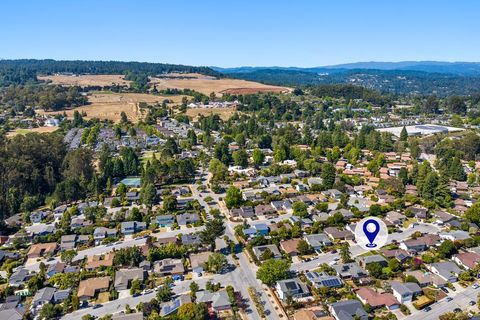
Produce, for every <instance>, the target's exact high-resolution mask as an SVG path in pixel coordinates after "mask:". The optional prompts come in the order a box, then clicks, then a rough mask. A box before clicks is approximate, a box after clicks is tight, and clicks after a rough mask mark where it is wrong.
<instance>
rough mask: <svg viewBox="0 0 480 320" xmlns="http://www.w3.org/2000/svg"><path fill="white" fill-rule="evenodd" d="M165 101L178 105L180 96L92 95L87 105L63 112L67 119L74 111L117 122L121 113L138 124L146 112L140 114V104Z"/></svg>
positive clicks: (41, 111)
mask: <svg viewBox="0 0 480 320" xmlns="http://www.w3.org/2000/svg"><path fill="white" fill-rule="evenodd" d="M165 99H168V100H171V101H172V102H173V103H174V104H179V103H181V100H182V96H158V95H153V94H146V93H94V94H92V95H89V96H88V101H90V104H89V105H86V106H82V107H78V108H75V109H70V110H66V111H65V112H66V113H67V116H68V117H69V118H72V117H73V113H74V111H79V112H80V113H82V112H85V113H86V114H87V115H86V116H85V118H86V119H91V118H99V119H106V120H112V121H113V122H119V121H120V114H121V113H122V111H123V112H125V114H126V115H127V117H128V119H129V120H130V121H132V122H138V121H139V120H140V119H141V118H142V117H143V116H144V115H145V114H144V113H145V112H146V111H144V112H142V111H141V110H140V108H139V107H138V104H139V103H140V102H146V103H148V104H154V103H157V102H159V103H162V102H163V101H164V100H165ZM37 112H38V113H40V114H47V115H53V114H58V113H61V114H63V112H64V111H63V110H62V111H53V112H44V111H43V110H38V111H37Z"/></svg>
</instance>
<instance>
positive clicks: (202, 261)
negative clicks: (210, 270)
mask: <svg viewBox="0 0 480 320" xmlns="http://www.w3.org/2000/svg"><path fill="white" fill-rule="evenodd" d="M211 254H212V253H211V252H209V251H207V252H199V253H192V254H190V266H191V268H192V271H193V272H194V273H196V274H197V275H201V274H202V272H203V270H204V269H205V267H206V263H207V261H208V258H209V257H210V255H211Z"/></svg>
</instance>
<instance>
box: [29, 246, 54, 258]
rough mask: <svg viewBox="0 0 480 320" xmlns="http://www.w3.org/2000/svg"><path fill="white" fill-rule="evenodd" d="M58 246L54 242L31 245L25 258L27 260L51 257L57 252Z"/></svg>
mask: <svg viewBox="0 0 480 320" xmlns="http://www.w3.org/2000/svg"><path fill="white" fill-rule="evenodd" d="M57 248H58V245H57V243H56V242H48V243H37V244H33V245H32V246H31V247H30V250H28V253H27V257H28V258H29V259H32V258H41V257H42V258H43V257H46V256H49V255H53V254H54V253H55V251H56V250H57Z"/></svg>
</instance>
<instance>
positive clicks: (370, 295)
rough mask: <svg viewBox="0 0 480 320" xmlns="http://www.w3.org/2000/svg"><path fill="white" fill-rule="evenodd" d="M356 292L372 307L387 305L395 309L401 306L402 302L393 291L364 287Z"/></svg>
mask: <svg viewBox="0 0 480 320" xmlns="http://www.w3.org/2000/svg"><path fill="white" fill-rule="evenodd" d="M355 294H356V295H357V297H358V299H360V301H361V302H362V303H363V304H367V303H368V304H369V305H370V306H371V307H372V308H374V309H376V308H382V307H387V308H388V309H389V310H395V309H398V308H399V307H400V302H398V301H397V299H396V298H395V297H394V296H393V294H391V293H378V292H376V291H375V290H373V289H372V288H369V287H362V288H360V289H358V290H357V291H356V292H355Z"/></svg>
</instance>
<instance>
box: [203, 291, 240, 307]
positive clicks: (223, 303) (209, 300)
mask: <svg viewBox="0 0 480 320" xmlns="http://www.w3.org/2000/svg"><path fill="white" fill-rule="evenodd" d="M196 302H197V303H201V302H203V303H206V304H207V306H209V307H211V308H212V309H213V310H214V311H216V312H218V311H224V310H230V309H231V307H232V306H231V304H230V299H229V297H228V293H227V291H226V290H219V291H216V292H210V291H207V290H204V291H199V292H197V301H196Z"/></svg>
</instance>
